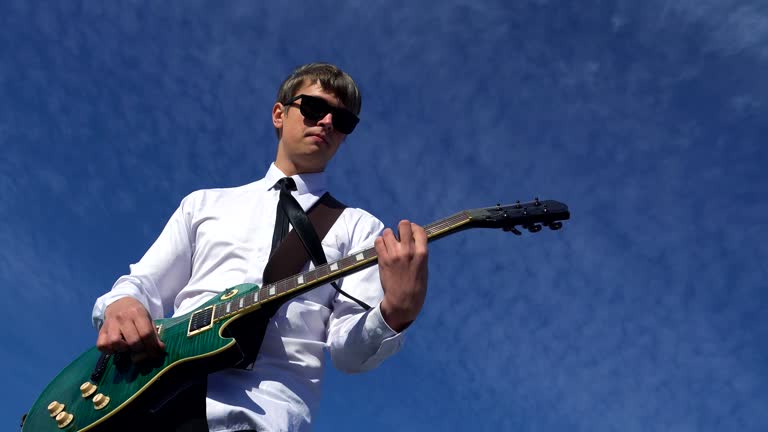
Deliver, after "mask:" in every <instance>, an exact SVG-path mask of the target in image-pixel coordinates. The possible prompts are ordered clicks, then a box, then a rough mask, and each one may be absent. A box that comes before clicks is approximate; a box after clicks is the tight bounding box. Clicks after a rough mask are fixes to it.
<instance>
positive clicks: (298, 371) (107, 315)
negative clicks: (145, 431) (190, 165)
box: [93, 63, 427, 431]
mask: <svg viewBox="0 0 768 432" xmlns="http://www.w3.org/2000/svg"><path fill="white" fill-rule="evenodd" d="M360 105H361V98H360V94H359V91H358V88H357V86H356V85H355V83H354V81H353V80H352V79H351V77H349V75H347V74H346V73H344V72H342V71H341V70H339V69H338V68H336V67H335V66H333V65H330V64H317V63H316V64H309V65H305V66H302V67H300V68H298V69H296V70H295V71H294V72H293V74H291V75H290V76H289V77H288V78H287V79H286V80H285V81H284V82H283V84H282V85H281V87H280V90H279V92H278V98H277V101H276V103H275V104H274V106H273V107H272V124H273V125H274V127H275V129H276V132H277V135H278V144H277V155H276V157H275V161H274V163H273V164H272V165H271V166H270V167H269V170H268V171H267V173H266V176H265V177H264V178H263V179H261V180H258V181H256V182H253V183H250V184H247V185H244V186H240V187H235V188H229V189H210V190H201V191H197V192H194V193H192V194H190V195H188V196H187V197H185V198H184V200H182V202H181V205H180V207H179V208H178V209H177V210H176V212H175V213H174V214H173V215H172V216H171V219H170V220H169V222H168V224H167V225H166V227H165V228H164V230H163V232H162V233H161V234H160V236H159V237H158V239H157V240H156V242H155V243H154V244H153V245H152V246H151V247H150V249H149V250H148V251H147V253H146V254H145V255H144V257H143V258H142V259H141V260H140V261H139V262H138V263H136V264H134V265H132V266H131V273H130V274H129V275H126V276H122V277H120V278H119V279H118V280H117V282H116V283H115V285H114V286H113V287H112V290H111V291H110V292H109V293H107V294H105V295H104V296H102V297H100V298H99V299H98V300H97V301H96V304H95V306H94V310H93V319H94V323H95V324H96V325H97V326H100V331H99V336H98V340H97V346H98V347H99V349H100V350H102V351H104V352H126V351H130V352H132V353H145V354H146V355H149V356H157V355H161V354H162V351H163V349H164V344H163V342H162V341H161V340H159V338H158V336H157V334H156V332H155V329H154V327H153V325H152V322H151V319H152V318H161V317H163V316H165V315H168V314H170V313H172V314H173V315H174V316H178V315H183V314H185V313H188V312H190V311H192V310H193V309H195V308H196V307H198V306H200V305H201V304H203V303H205V302H206V301H208V300H209V299H211V298H212V297H214V296H215V295H217V294H219V293H221V292H222V291H223V290H224V289H226V288H228V287H231V286H234V285H237V284H240V283H244V282H251V283H256V284H261V282H262V273H263V271H264V268H265V265H266V263H267V261H268V259H269V256H270V253H271V247H272V237H273V231H274V227H275V214H276V208H277V205H278V199H279V192H278V188H279V186H278V184H279V183H278V181H279V180H280V179H282V178H284V177H291V179H293V181H294V182H295V184H296V190H295V191H293V192H292V195H293V196H294V197H295V198H296V200H297V201H298V203H299V204H300V205H301V207H302V208H303V209H304V210H305V211H307V210H308V209H309V208H310V207H312V205H313V204H315V203H316V202H317V201H318V199H319V198H320V197H321V196H322V195H323V194H324V193H325V192H326V191H325V168H326V166H327V164H328V162H329V161H330V160H331V159H332V158H333V156H334V154H335V153H336V151H337V150H338V149H339V146H340V145H341V144H342V142H343V141H344V140H345V138H346V136H347V134H349V133H351V131H352V129H353V128H354V126H355V124H356V122H357V117H356V115H357V114H359V112H360ZM398 230H399V239H398V238H396V237H395V235H394V233H393V232H392V230H390V229H383V224H382V223H381V222H380V221H379V220H378V219H376V218H374V217H373V216H371V215H370V214H368V213H367V212H365V211H363V210H360V209H356V208H346V209H345V210H344V211H343V213H342V214H341V216H340V217H339V219H338V220H337V221H336V222H335V224H334V225H333V226H332V227H331V229H330V231H329V232H328V234H327V235H326V236H325V238H324V239H323V240H322V246H323V250H324V252H325V254H326V256H327V258H328V261H329V262H330V261H334V260H336V259H339V258H341V257H342V256H345V255H349V254H350V253H352V252H355V251H359V250H362V249H365V248H368V247H370V246H371V245H372V244H373V245H375V248H376V252H377V254H378V257H379V265H378V267H371V268H369V269H366V270H362V271H360V272H358V273H355V274H352V275H349V276H347V277H346V278H344V280H343V281H342V282H343V284H342V286H343V290H344V291H345V292H347V293H349V294H350V295H351V296H353V297H357V298H358V299H360V300H362V301H363V302H366V303H368V304H370V305H371V306H373V307H372V309H370V310H368V311H366V310H364V309H363V308H362V307H361V306H360V305H358V303H356V302H354V301H353V300H351V299H349V298H347V297H346V296H343V295H340V294H338V293H337V292H336V291H335V290H334V289H333V288H331V287H330V286H329V285H324V286H322V287H319V288H316V289H314V290H312V291H309V292H307V293H305V294H303V295H301V296H299V297H297V298H294V299H292V300H291V301H289V302H287V303H285V304H283V305H282V306H281V307H280V309H279V310H278V311H277V312H276V313H275V315H274V316H273V317H272V319H271V320H270V322H269V324H268V326H267V329H266V332H265V334H264V339H263V342H262V345H261V347H260V349H259V352H258V357H257V358H256V361H255V363H254V364H253V365H252V367H251V368H250V369H242V368H232V369H226V370H223V371H220V372H216V373H214V374H212V375H210V376H209V377H208V382H207V390H205V391H206V393H207V396H206V398H205V409H204V411H205V413H204V416H205V418H206V419H207V428H209V429H210V430H212V431H243V430H269V431H279V430H308V429H310V426H311V423H312V415H313V414H314V411H315V409H316V407H317V402H318V399H319V392H320V382H321V377H322V368H323V358H324V356H323V349H328V350H329V352H330V357H331V359H332V361H333V363H334V365H335V366H336V367H337V368H339V369H341V370H343V371H346V372H361V371H365V370H369V369H371V368H374V367H376V366H377V365H378V364H380V363H381V362H382V361H383V360H384V359H385V358H386V357H388V356H390V355H392V354H394V353H395V352H397V350H398V349H399V347H400V344H401V342H402V331H403V330H405V329H406V327H408V325H409V324H410V323H411V322H412V321H413V320H414V319H415V318H416V316H417V315H418V313H419V311H420V310H421V307H422V305H423V303H424V298H425V295H426V289H427V236H426V234H425V232H424V229H423V228H421V227H420V226H418V225H416V224H413V223H410V222H408V221H401V222H400V223H399V224H398ZM174 415H175V416H178V414H174ZM190 415H191V414H190ZM148 427H150V428H151V427H152V425H148ZM197 427H198V429H203V430H204V429H205V428H206V427H205V426H203V427H200V426H197ZM179 430H182V428H179ZM183 430H192V429H183Z"/></svg>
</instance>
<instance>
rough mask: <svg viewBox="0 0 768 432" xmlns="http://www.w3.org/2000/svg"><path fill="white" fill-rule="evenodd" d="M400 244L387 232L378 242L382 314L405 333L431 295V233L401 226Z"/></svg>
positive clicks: (418, 228) (402, 223)
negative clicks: (428, 251)
mask: <svg viewBox="0 0 768 432" xmlns="http://www.w3.org/2000/svg"><path fill="white" fill-rule="evenodd" d="M398 229H399V233H400V240H398V239H397V238H396V237H395V234H394V233H393V232H392V230H391V229H389V228H387V229H385V230H384V233H383V234H382V235H381V237H379V238H377V239H376V241H375V246H376V253H377V254H378V255H379V276H380V278H381V286H382V288H384V300H382V301H381V306H380V308H381V314H382V316H383V317H384V320H385V321H386V322H387V324H388V325H389V327H390V328H392V330H395V331H396V332H401V331H403V330H405V328H406V327H408V326H409V325H410V324H411V322H413V320H415V319H416V316H417V315H418V314H419V311H421V307H422V306H423V305H424V298H425V297H426V295H427V255H428V254H427V233H426V232H425V231H424V228H422V227H420V226H419V225H416V224H414V223H411V222H409V221H407V220H403V221H400V224H398Z"/></svg>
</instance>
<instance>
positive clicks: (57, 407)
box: [48, 401, 64, 417]
mask: <svg viewBox="0 0 768 432" xmlns="http://www.w3.org/2000/svg"><path fill="white" fill-rule="evenodd" d="M62 411H64V404H63V403H60V402H57V401H53V402H51V403H49V404H48V412H49V413H50V414H51V417H56V415H57V414H59V413H60V412H62Z"/></svg>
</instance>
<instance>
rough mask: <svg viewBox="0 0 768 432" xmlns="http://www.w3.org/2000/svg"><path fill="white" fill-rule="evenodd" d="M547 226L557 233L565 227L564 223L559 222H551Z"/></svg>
mask: <svg viewBox="0 0 768 432" xmlns="http://www.w3.org/2000/svg"><path fill="white" fill-rule="evenodd" d="M547 226H548V227H549V229H551V230H552V231H557V230H559V229H560V228H562V227H563V223H562V222H559V221H555V222H550V223H549V224H548V225H547Z"/></svg>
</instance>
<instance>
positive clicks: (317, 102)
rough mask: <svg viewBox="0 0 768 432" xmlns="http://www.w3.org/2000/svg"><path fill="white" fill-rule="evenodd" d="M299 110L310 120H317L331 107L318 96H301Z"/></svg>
mask: <svg viewBox="0 0 768 432" xmlns="http://www.w3.org/2000/svg"><path fill="white" fill-rule="evenodd" d="M299 110H300V111H301V115H303V116H304V117H306V118H308V119H310V120H312V121H317V120H320V119H321V118H323V117H325V116H326V115H327V114H328V113H329V112H330V110H331V107H330V105H328V103H327V102H325V101H324V100H322V99H320V98H314V97H311V96H304V97H302V98H301V105H300V106H299Z"/></svg>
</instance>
